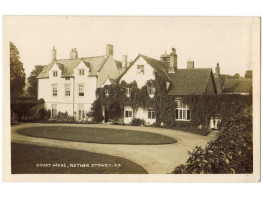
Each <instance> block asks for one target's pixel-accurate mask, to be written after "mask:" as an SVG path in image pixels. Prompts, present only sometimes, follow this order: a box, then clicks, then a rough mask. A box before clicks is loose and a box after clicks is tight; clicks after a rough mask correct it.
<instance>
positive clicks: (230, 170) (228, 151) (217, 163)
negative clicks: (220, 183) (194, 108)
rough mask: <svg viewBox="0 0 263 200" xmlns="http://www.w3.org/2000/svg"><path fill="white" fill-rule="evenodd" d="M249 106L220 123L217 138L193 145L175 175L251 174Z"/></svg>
mask: <svg viewBox="0 0 263 200" xmlns="http://www.w3.org/2000/svg"><path fill="white" fill-rule="evenodd" d="M252 138H253V135H252V107H249V108H244V109H243V110H242V111H241V112H238V113H236V114H233V115H232V116H231V117H230V118H229V120H228V121H225V122H224V123H223V124H222V130H221V131H220V132H219V133H218V137H217V139H216V140H214V141H211V142H210V143H209V144H208V146H207V147H206V148H205V149H203V148H201V147H196V148H195V149H194V150H193V152H192V153H191V156H190V157H189V159H188V160H187V163H186V164H185V165H180V166H178V167H176V168H175V169H174V171H173V172H172V173H174V174H202V173H205V174H241V173H253V140H252Z"/></svg>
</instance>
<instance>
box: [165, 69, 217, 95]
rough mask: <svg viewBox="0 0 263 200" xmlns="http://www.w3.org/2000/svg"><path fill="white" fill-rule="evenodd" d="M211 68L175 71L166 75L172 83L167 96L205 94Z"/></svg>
mask: <svg viewBox="0 0 263 200" xmlns="http://www.w3.org/2000/svg"><path fill="white" fill-rule="evenodd" d="M211 75H212V69H211V68H195V69H176V70H175V72H174V73H168V76H169V78H170V80H171V81H172V84H171V87H170V89H169V91H168V95H202V94H205V93H206V88H207V85H208V81H209V78H211Z"/></svg>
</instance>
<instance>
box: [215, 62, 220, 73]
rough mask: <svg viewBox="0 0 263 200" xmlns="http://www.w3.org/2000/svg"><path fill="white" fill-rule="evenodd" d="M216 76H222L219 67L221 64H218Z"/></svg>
mask: <svg viewBox="0 0 263 200" xmlns="http://www.w3.org/2000/svg"><path fill="white" fill-rule="evenodd" d="M215 76H220V67H219V63H217V64H216V74H215Z"/></svg>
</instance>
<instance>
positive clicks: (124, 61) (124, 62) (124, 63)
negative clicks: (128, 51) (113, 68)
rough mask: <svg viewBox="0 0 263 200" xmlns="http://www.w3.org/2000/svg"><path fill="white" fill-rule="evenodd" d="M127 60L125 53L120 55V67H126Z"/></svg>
mask: <svg viewBox="0 0 263 200" xmlns="http://www.w3.org/2000/svg"><path fill="white" fill-rule="evenodd" d="M127 60H128V57H127V55H123V56H122V68H126V67H127Z"/></svg>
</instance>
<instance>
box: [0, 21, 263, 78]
mask: <svg viewBox="0 0 263 200" xmlns="http://www.w3.org/2000/svg"><path fill="white" fill-rule="evenodd" d="M3 31H4V34H3V37H4V45H6V47H7V45H8V43H9V41H11V42H13V43H14V44H15V46H16V47H17V48H18V50H19V52H20V58H21V61H22V62H23V64H24V68H25V72H26V75H27V77H28V76H29V74H30V72H31V71H32V70H33V69H34V66H35V65H47V64H48V63H49V62H50V61H51V49H52V48H53V46H55V48H56V49H57V59H68V58H69V54H70V51H71V49H72V48H77V51H78V54H79V57H92V56H99V55H105V54H106V44H112V45H113V46H114V58H115V59H116V60H121V57H122V55H127V56H128V60H129V61H130V60H133V59H134V58H135V57H136V56H137V55H138V54H140V53H141V54H144V55H147V56H149V57H152V58H156V59H160V56H161V55H162V54H163V53H165V51H166V52H167V53H168V54H169V53H170V52H171V48H175V49H176V53H177V56H178V57H177V58H178V68H186V64H187V61H188V60H189V59H190V60H193V61H195V68H212V69H213V71H214V72H215V67H216V64H217V62H219V65H220V71H221V73H222V74H230V75H234V74H235V73H240V75H242V76H244V74H245V71H246V70H251V69H253V68H254V67H258V66H259V51H260V46H259V45H260V40H259V36H260V29H259V18H256V17H254V18H253V17H77V16H74V17H67V16H42V17H37V16H24V17H21V16H9V17H6V16H5V17H4V26H3Z"/></svg>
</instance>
